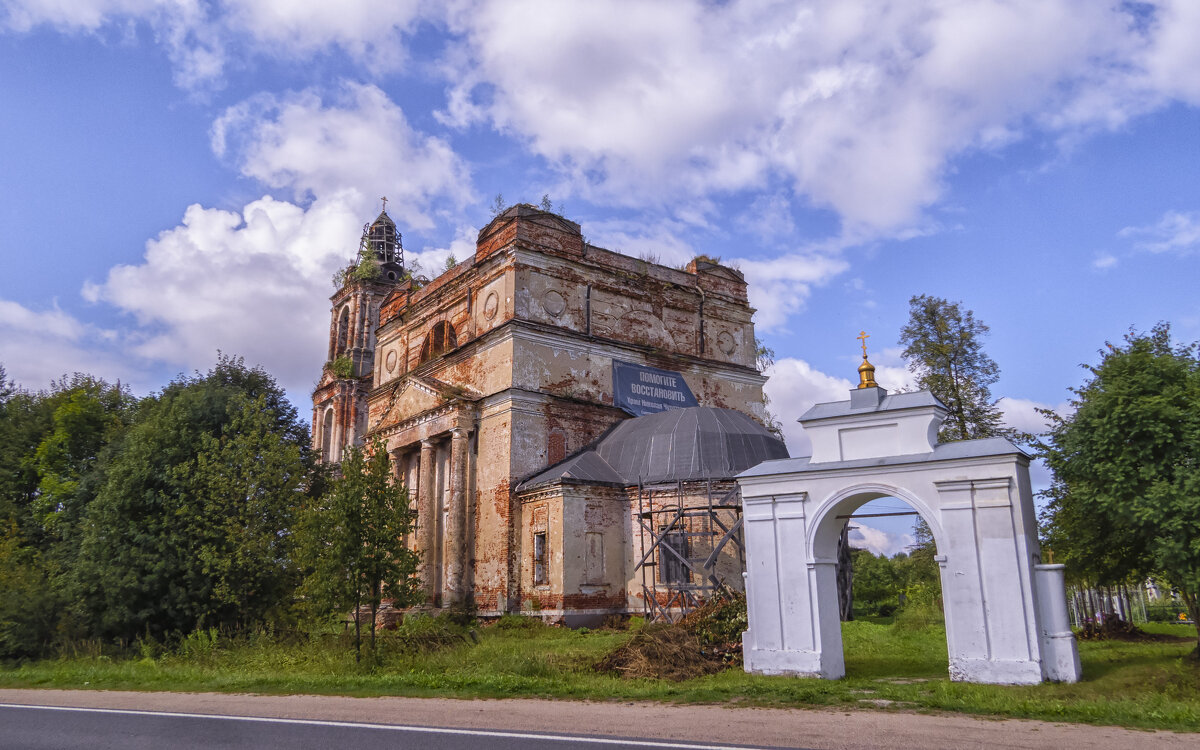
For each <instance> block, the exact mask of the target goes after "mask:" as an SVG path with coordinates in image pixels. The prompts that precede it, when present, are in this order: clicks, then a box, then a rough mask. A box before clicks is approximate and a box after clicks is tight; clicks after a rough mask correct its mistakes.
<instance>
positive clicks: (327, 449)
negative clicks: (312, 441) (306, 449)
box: [321, 406, 333, 461]
mask: <svg viewBox="0 0 1200 750" xmlns="http://www.w3.org/2000/svg"><path fill="white" fill-rule="evenodd" d="M332 450H333V407H332V406H331V407H329V408H328V409H326V410H325V413H324V414H323V415H322V416H321V460H322V461H329V460H330V457H331V456H332V453H331V451H332Z"/></svg>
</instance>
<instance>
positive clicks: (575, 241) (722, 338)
mask: <svg viewBox="0 0 1200 750" xmlns="http://www.w3.org/2000/svg"><path fill="white" fill-rule="evenodd" d="M518 209H519V210H517V209H510V210H509V211H508V212H506V213H505V214H504V215H502V216H501V217H498V218H497V219H496V220H495V221H493V222H492V223H491V224H489V226H488V227H485V228H484V230H482V231H481V232H480V239H479V243H478V245H477V250H476V253H475V255H474V256H473V257H472V258H468V259H467V260H465V261H463V262H462V263H459V264H458V265H457V266H456V267H455V268H453V269H451V270H449V271H447V272H446V273H444V274H443V275H442V276H440V277H438V278H437V279H435V280H434V281H433V282H431V283H430V284H428V285H426V286H425V287H423V288H421V289H416V290H414V289H413V288H412V285H411V284H410V283H408V282H402V283H401V284H399V285H396V286H395V288H394V290H393V291H392V292H391V294H389V295H388V297H387V298H386V299H385V300H383V301H382V305H381V307H380V309H379V313H378V314H379V327H378V329H377V331H376V332H375V335H376V336H377V342H372V343H373V348H374V349H375V350H377V351H376V352H375V360H374V361H375V370H374V379H373V380H374V382H373V388H372V390H371V393H370V397H369V399H368V400H369V418H368V424H369V427H368V431H369V432H370V433H371V434H374V435H378V436H380V437H383V438H385V439H386V440H387V441H388V446H389V450H397V451H404V450H408V451H410V452H411V450H412V448H411V446H412V445H413V444H414V442H415V441H419V440H420V439H422V438H426V437H429V436H430V435H431V434H433V435H436V434H438V433H437V431H438V430H441V429H445V428H446V425H447V424H448V423H449V422H448V420H447V419H446V418H445V417H444V414H445V413H447V410H451V411H453V412H454V413H455V414H456V415H457V416H456V417H455V418H454V419H453V420H449V421H452V422H456V423H458V422H467V421H468V420H469V421H470V424H463V425H461V426H462V427H463V428H464V429H468V430H469V431H472V432H474V437H475V440H476V443H475V446H476V450H477V455H478V459H477V460H476V461H475V462H474V463H473V467H474V468H473V472H474V473H473V476H472V477H471V478H470V482H469V486H470V487H472V488H473V492H472V493H471V496H470V497H469V498H468V506H469V507H468V519H469V520H470V522H471V527H472V528H471V531H470V537H471V539H470V540H469V547H470V559H471V562H470V567H471V569H472V574H473V575H471V576H470V577H471V578H472V579H473V582H474V601H475V603H476V605H477V606H478V607H479V609H480V611H481V612H483V613H492V612H502V611H507V610H512V609H515V608H518V607H520V606H521V605H522V603H523V602H522V601H520V600H521V598H522V596H524V594H523V592H522V591H521V590H520V589H521V585H520V583H519V582H520V581H522V580H523V578H522V577H523V576H524V575H525V570H524V568H525V565H524V562H523V559H524V558H523V556H524V553H525V549H524V545H525V540H524V536H526V534H525V531H526V530H527V528H528V525H527V524H526V523H525V522H524V521H523V520H522V519H521V515H522V513H521V509H520V507H519V506H518V505H517V501H516V499H515V498H513V497H512V493H511V492H510V488H511V487H512V486H514V485H515V484H516V483H517V482H518V481H520V480H521V479H522V478H524V477H527V476H529V475H532V474H533V473H535V472H537V471H541V470H542V469H544V468H545V467H546V466H547V465H548V463H550V461H551V459H552V458H555V456H551V455H550V448H551V440H552V438H554V439H555V440H558V439H560V438H559V436H561V439H562V440H563V445H562V450H564V451H565V455H570V454H571V453H573V452H575V451H576V450H578V449H579V448H582V447H584V446H585V445H587V444H588V443H590V442H591V441H593V440H594V439H596V438H597V437H599V436H600V435H601V434H602V433H603V432H604V431H605V430H606V429H607V428H608V427H610V426H611V425H612V424H614V423H616V422H617V421H619V420H621V419H624V418H626V415H625V414H623V413H622V412H620V411H618V410H616V409H615V408H613V407H612V403H613V394H612V378H611V365H612V360H613V359H622V360H626V361H633V362H640V363H645V364H649V365H652V366H657V367H663V368H666V369H672V370H677V371H680V372H682V373H683V375H684V378H685V380H686V381H687V382H688V384H689V386H690V387H691V388H692V390H693V392H694V393H695V394H696V396H697V398H698V399H699V401H700V403H701V404H703V405H709V406H724V407H729V408H734V409H739V410H741V411H744V412H746V413H749V414H752V415H754V416H757V417H758V418H760V419H762V418H763V417H764V410H763V405H762V383H763V382H764V380H765V378H763V377H762V376H761V375H760V374H759V373H758V372H757V371H756V370H755V369H754V336H753V326H752V323H751V316H752V314H753V310H752V309H750V308H749V306H748V304H747V301H746V285H745V281H744V280H743V279H742V278H741V276H740V274H738V273H737V272H736V271H732V270H730V269H726V268H724V267H721V266H717V265H714V264H705V263H699V264H697V263H696V262H693V264H691V266H690V267H689V269H688V270H687V271H683V270H679V269H672V268H667V267H664V266H660V265H656V264H653V263H648V262H646V261H642V260H638V259H635V258H630V257H628V256H624V255H621V254H619V253H613V252H610V251H607V250H603V249H600V248H594V247H591V246H585V245H584V243H583V240H582V236H581V235H580V233H579V227H578V225H576V224H574V223H572V222H569V221H566V220H564V219H562V218H561V217H557V216H554V215H552V214H547V213H544V212H540V211H536V210H534V209H531V208H528V207H518ZM439 321H445V322H448V323H450V324H451V325H452V326H453V327H454V332H455V346H454V347H453V348H452V349H451V350H449V351H447V352H445V353H444V354H442V355H440V356H436V357H434V358H433V359H432V360H430V361H427V362H421V361H420V355H421V348H422V344H423V343H424V341H425V337H426V336H427V335H428V334H429V332H430V330H431V329H432V326H433V325H434V324H435V323H437V322H439ZM335 325H336V322H335ZM439 414H441V415H443V416H438V415H439ZM314 439H316V435H314ZM410 473H411V472H410ZM418 481H419V479H418ZM580 503H582V504H580V506H579V507H581V508H584V509H585V510H583V511H580V512H581V513H586V507H587V504H586V502H584V501H580ZM549 512H550V510H549V509H547V510H546V513H549ZM556 513H557V515H555V516H553V518H554V523H555V524H557V529H558V530H557V531H555V532H554V534H556V535H558V537H557V538H558V539H559V541H558V542H557V543H554V542H552V543H551V544H552V549H557V550H558V551H559V552H558V555H559V557H554V558H552V564H557V565H560V566H561V565H563V564H565V565H567V567H568V569H569V570H568V571H567V572H566V575H567V579H566V580H571V581H574V580H575V579H574V578H572V576H575V575H576V573H579V574H582V573H581V572H580V571H576V570H575V568H576V567H577V565H576V563H577V560H576V559H575V558H576V557H578V554H575V555H571V556H568V557H567V558H565V559H564V558H562V557H561V555H562V550H563V542H562V539H561V535H562V534H563V533H564V532H563V528H564V527H563V524H569V525H571V526H570V528H571V529H573V530H571V531H568V532H567V533H568V537H569V538H573V537H571V535H572V534H574V533H576V531H577V530H578V529H577V528H576V526H575V525H577V522H578V523H582V524H583V526H586V525H587V524H586V520H587V519H586V518H583V517H581V518H579V519H576V518H575V516H574V515H571V514H570V513H565V514H564V512H563V511H562V508H561V505H560V509H559V511H556ZM544 517H545V518H547V519H548V518H549V516H544ZM606 517H607V516H606ZM623 518H628V511H627V510H626V512H625V513H624V514H623ZM547 522H548V523H549V521H548V520H547ZM621 528H622V532H621V533H620V534H618V535H606V536H605V537H604V538H605V541H604V548H605V550H606V552H605V554H606V555H608V554H609V552H608V550H609V547H610V546H611V545H614V544H616V542H615V541H613V539H615V538H616V537H620V538H621V539H622V542H621V544H623V545H624V546H625V548H628V547H629V542H630V539H629V538H628V536H627V535H626V533H625V525H624V524H622V526H621ZM580 533H584V534H586V533H588V532H580ZM584 539H585V541H586V537H584ZM639 557H640V555H639ZM628 558H629V554H628V552H627V550H625V549H623V550H622V551H621V552H620V554H616V553H615V552H613V554H612V555H611V556H609V557H606V558H605V559H606V560H610V561H613V564H614V565H615V564H616V563H615V561H617V560H620V561H622V564H621V567H622V568H624V567H625V565H624V563H625V561H626V560H627V559H628ZM560 570H561V567H560ZM623 575H624V574H623ZM625 580H626V579H625V578H623V579H621V581H620V582H619V583H617V582H614V583H613V584H611V586H612V587H615V588H613V590H612V591H611V592H610V593H604V594H599V593H595V592H593V593H592V594H585V593H582V592H581V591H580V590H579V589H578V586H575V588H573V589H571V588H570V586H568V589H570V591H567V590H564V591H561V592H559V593H558V594H555V596H552V597H551V598H550V599H548V600H547V601H546V606H550V605H552V604H554V601H552V600H556V601H557V602H558V604H557V606H558V607H561V606H563V602H564V601H566V602H575V604H572V605H569V606H576V605H578V606H583V604H584V603H585V601H584V599H579V598H578V597H580V596H583V597H585V599H586V597H588V596H592V597H593V599H594V597H595V596H600V597H601V598H604V597H608V599H606V601H608V600H611V601H616V600H617V599H620V600H621V604H619V605H612V606H614V607H616V608H617V609H619V608H620V607H621V606H623V603H624V600H625V598H626V595H627V593H628V592H627V591H625V589H626V588H627V587H626V586H625V585H624V581H625ZM571 585H574V584H571ZM618 591H620V593H619V594H618V593H617V592H618ZM535 593H537V595H538V596H541V595H542V594H544V593H547V592H535ZM556 597H557V599H556ZM562 597H567V598H566V599H563V598H562ZM570 597H576V598H574V599H572V598H570ZM596 601H598V600H596ZM606 606H608V605H606Z"/></svg>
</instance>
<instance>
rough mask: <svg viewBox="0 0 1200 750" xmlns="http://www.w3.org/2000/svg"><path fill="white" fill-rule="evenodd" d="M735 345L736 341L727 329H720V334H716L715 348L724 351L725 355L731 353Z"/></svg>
mask: <svg viewBox="0 0 1200 750" xmlns="http://www.w3.org/2000/svg"><path fill="white" fill-rule="evenodd" d="M736 347H737V342H735V341H734V340H733V336H731V335H730V334H729V331H721V335H720V336H717V348H718V349H720V350H721V351H723V352H725V354H726V355H730V354H733V350H734V349H735V348H736Z"/></svg>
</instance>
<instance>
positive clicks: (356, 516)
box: [301, 444, 420, 658]
mask: <svg viewBox="0 0 1200 750" xmlns="http://www.w3.org/2000/svg"><path fill="white" fill-rule="evenodd" d="M301 528H302V535H303V539H304V542H303V544H304V549H305V551H306V554H305V559H306V562H307V565H308V567H309V575H308V578H307V579H306V581H305V585H304V592H305V594H306V598H307V599H308V601H309V602H310V604H311V606H312V607H313V608H314V610H315V612H316V613H317V614H325V615H328V614H332V613H344V612H347V611H350V612H353V613H354V651H355V658H361V647H362V628H361V624H360V623H361V620H362V618H361V617H360V616H359V613H360V612H361V610H362V608H363V607H364V606H365V607H367V608H368V609H369V610H370V613H371V617H370V620H371V626H370V627H371V646H372V648H374V645H375V618H376V616H377V615H378V613H379V606H380V604H381V603H382V601H383V598H384V597H385V596H386V597H388V598H390V599H391V600H392V602H393V603H394V605H395V606H398V607H404V606H408V605H411V604H415V603H417V602H418V601H420V594H419V591H418V588H417V581H416V578H415V573H416V570H417V555H416V553H415V552H413V551H412V550H410V549H408V547H407V546H406V545H405V543H404V536H405V535H406V534H408V533H409V532H411V531H412V528H413V512H412V509H411V508H410V505H409V501H408V492H407V491H406V490H405V488H404V486H403V485H400V484H398V483H396V482H395V481H393V478H392V472H391V468H390V466H389V461H388V455H387V452H386V451H385V450H384V449H383V446H382V445H379V444H376V445H374V446H372V451H371V453H370V454H369V455H368V454H366V453H364V452H363V451H362V450H360V449H359V448H357V447H351V448H350V449H349V450H348V451H347V453H346V455H345V457H343V459H342V463H341V476H340V477H337V478H335V479H333V480H332V482H331V485H330V487H329V489H328V491H327V492H326V493H325V494H324V495H323V496H322V497H321V498H320V499H319V500H318V501H316V502H314V503H313V504H312V505H311V506H310V507H309V508H308V509H307V512H306V513H305V517H304V521H303V524H302V527H301Z"/></svg>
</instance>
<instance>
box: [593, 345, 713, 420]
mask: <svg viewBox="0 0 1200 750" xmlns="http://www.w3.org/2000/svg"><path fill="white" fill-rule="evenodd" d="M613 404H614V405H615V406H616V407H617V408H619V409H624V410H625V411H627V412H629V413H630V414H632V415H634V416H635V417H640V416H643V415H646V414H657V413H658V412H660V411H666V410H667V409H682V408H684V407H687V406H698V405H699V404H698V403H697V402H696V397H695V396H694V395H692V389H691V388H688V384H687V383H686V382H685V381H684V379H683V376H682V375H680V374H679V373H677V372H672V371H670V370H660V369H658V368H657V367H646V366H645V365H635V364H633V363H632V362H621V361H620V360H616V359H614V360H613Z"/></svg>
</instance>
